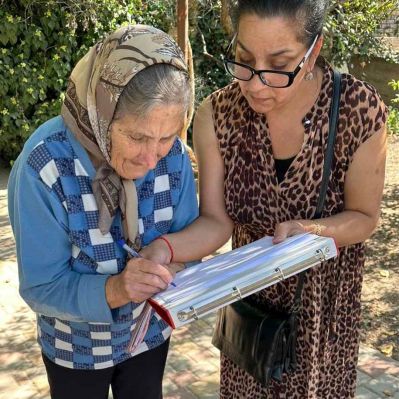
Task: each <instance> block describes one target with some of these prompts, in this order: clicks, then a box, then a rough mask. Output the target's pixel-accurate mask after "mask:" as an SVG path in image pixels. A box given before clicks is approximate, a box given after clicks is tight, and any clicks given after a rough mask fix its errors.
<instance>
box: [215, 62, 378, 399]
mask: <svg viewBox="0 0 399 399" xmlns="http://www.w3.org/2000/svg"><path fill="white" fill-rule="evenodd" d="M321 65H322V68H323V82H322V90H321V91H320V94H319V97H318V99H317V101H316V102H315V104H314V105H313V107H312V109H311V110H310V111H309V112H308V113H307V115H306V116H305V118H304V120H303V122H305V120H306V119H308V120H310V122H311V123H310V124H309V123H304V130H305V135H304V144H303V147H302V149H301V151H300V152H299V153H298V154H297V156H296V158H295V159H294V161H293V162H292V164H291V166H290V168H289V169H288V171H287V173H286V175H285V177H284V179H283V181H282V182H281V183H278V181H277V176H276V172H275V166H274V158H273V152H272V146H271V141H270V138H269V135H268V124H267V120H266V117H265V116H264V115H262V114H257V113H255V112H254V111H253V110H252V109H251V108H250V107H249V105H248V103H247V101H246V100H245V98H244V97H243V96H242V94H241V92H240V89H239V86H238V84H237V83H236V82H234V83H232V84H231V85H229V86H227V87H225V88H223V89H221V90H219V91H217V92H215V93H213V94H212V95H211V98H210V100H211V104H212V112H213V122H214V127H215V132H216V136H217V139H218V142H219V146H220V152H221V155H222V158H223V160H224V173H225V185H224V194H225V202H226V207H227V211H228V214H229V215H230V217H231V218H232V220H233V221H234V223H235V228H234V232H233V247H234V248H237V247H240V246H242V245H245V244H248V243H250V242H252V241H254V240H256V239H259V238H261V237H263V236H264V235H273V232H274V228H275V225H276V224H277V223H279V222H283V221H286V220H293V219H311V218H312V217H313V215H314V213H315V210H316V205H317V199H318V193H319V189H320V185H321V180H322V170H323V162H324V152H325V149H326V145H327V137H328V126H329V110H330V105H331V96H332V79H333V71H332V69H331V67H330V66H329V65H327V63H326V62H323V61H322V63H321ZM341 91H342V92H341V98H340V112H339V122H338V129H337V138H336V144H335V154H334V161H333V165H332V177H331V178H330V182H329V186H328V190H327V196H326V202H325V206H324V212H323V217H328V216H330V215H334V214H337V213H339V212H341V211H342V210H343V209H344V182H345V174H346V171H347V170H348V168H349V165H350V163H351V161H352V159H353V156H354V154H355V152H356V150H357V149H358V148H359V146H360V145H361V144H362V143H364V142H365V141H366V140H367V139H368V138H369V137H371V136H372V135H373V134H374V133H376V132H378V131H379V130H380V129H381V128H382V127H383V125H384V124H385V121H386V110H385V106H384V104H383V102H382V101H381V99H380V97H379V96H378V94H377V93H376V91H375V89H374V88H373V87H372V86H370V85H368V84H367V83H365V82H362V81H359V80H357V79H356V78H354V77H353V76H351V75H349V74H343V75H342V82H341ZM363 265H364V245H363V243H361V244H356V245H351V246H348V247H345V248H341V249H340V252H339V256H338V257H337V258H336V259H334V260H331V261H328V262H324V263H323V264H321V265H320V266H318V267H315V268H313V269H311V270H309V271H308V272H307V274H306V278H305V285H304V289H303V293H302V310H301V313H300V317H299V327H298V341H297V342H298V344H297V348H298V349H297V358H298V359H297V360H298V367H297V371H295V372H294V373H292V374H290V375H287V374H284V375H283V380H282V382H281V383H278V382H276V381H274V380H273V381H272V382H271V383H270V384H269V386H268V387H267V388H265V387H263V386H262V385H260V384H259V383H257V382H256V381H255V380H254V379H253V378H252V377H251V376H250V375H249V374H248V373H246V372H245V371H244V370H242V369H240V368H239V367H238V366H237V365H235V364H234V363H233V362H232V361H231V360H230V359H229V358H227V357H225V356H224V355H223V354H221V388H220V397H221V398H222V399H227V398H229V399H230V398H251V399H258V398H259V399H260V398H262V399H265V398H266V399H267V398H270V399H305V398H309V399H310V398H312V399H316V398H322V399H329V398H330V399H344V398H353V397H354V395H355V388H356V364H357V357H358V348H359V330H360V294H361V284H362V273H363ZM296 285H297V277H296V276H294V277H291V278H290V279H288V280H287V281H284V282H282V283H278V284H276V285H274V286H272V287H269V288H267V289H265V290H262V291H260V292H258V293H257V294H254V295H252V296H251V297H250V301H251V302H252V303H253V304H255V305H257V306H259V307H262V306H264V305H267V307H269V308H275V309H280V310H288V309H289V308H290V307H291V305H292V303H293V298H294V294H295V289H296Z"/></svg>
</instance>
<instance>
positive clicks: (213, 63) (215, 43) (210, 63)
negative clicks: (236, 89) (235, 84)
mask: <svg viewBox="0 0 399 399" xmlns="http://www.w3.org/2000/svg"><path fill="white" fill-rule="evenodd" d="M190 13H191V15H190V27H191V31H190V43H191V46H192V49H193V58H194V69H195V74H196V102H197V103H198V102H200V101H201V100H202V99H203V98H204V97H206V96H208V95H209V94H210V93H212V92H213V91H215V90H217V89H219V88H221V87H223V86H225V85H226V84H228V83H229V82H230V80H231V79H230V77H229V76H228V75H227V74H226V72H225V70H224V66H223V62H222V57H221V56H222V55H223V54H224V50H225V49H226V47H227V46H228V43H229V40H230V38H228V37H227V35H226V33H225V32H224V30H223V28H222V26H221V23H220V13H221V4H220V1H212V0H199V1H197V2H196V4H195V7H192V8H191V9H190Z"/></svg>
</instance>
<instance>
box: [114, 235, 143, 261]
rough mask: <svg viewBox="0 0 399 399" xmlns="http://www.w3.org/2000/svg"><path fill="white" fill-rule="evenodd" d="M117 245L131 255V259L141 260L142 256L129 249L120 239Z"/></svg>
mask: <svg viewBox="0 0 399 399" xmlns="http://www.w3.org/2000/svg"><path fill="white" fill-rule="evenodd" d="M117 243H118V245H119V246H120V247H121V248H123V249H124V250H125V251H126V252H127V253H128V254H130V255H132V256H133V258H142V256H141V255H140V254H139V253H138V252H136V251H135V250H134V249H133V248H130V247H129V245H127V244H126V242H125V240H124V239H122V238H121V239H120V240H118V241H117Z"/></svg>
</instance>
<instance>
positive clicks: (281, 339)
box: [212, 71, 341, 386]
mask: <svg viewBox="0 0 399 399" xmlns="http://www.w3.org/2000/svg"><path fill="white" fill-rule="evenodd" d="M340 89H341V75H340V73H339V72H335V71H334V81H333V101H332V106H331V109H330V125H329V135H328V144H327V149H326V155H325V160H324V167H323V177H322V183H321V189H320V196H319V199H318V203H317V208H316V213H315V216H314V218H315V219H318V218H320V217H321V214H322V211H323V206H324V201H325V196H326V192H327V186H328V182H329V179H330V173H331V164H332V159H333V155H334V143H335V136H336V130H337V121H338V111H339V99H340V94H341V93H340V92H341V90H340ZM305 273H306V272H302V273H301V274H300V275H299V278H298V286H297V289H296V292H295V297H294V304H293V307H292V309H291V310H290V311H289V312H276V311H271V310H267V309H266V310H264V309H258V308H256V307H254V306H252V305H250V304H249V303H248V302H247V301H245V300H241V301H237V302H235V303H232V304H230V305H228V306H226V307H224V308H223V309H221V310H220V311H219V313H218V317H217V321H216V326H215V330H214V334H213V339H212V343H213V345H214V346H216V348H218V349H219V350H220V351H221V352H222V353H224V354H225V355H226V356H227V357H229V358H230V359H231V360H232V361H233V362H234V363H236V364H237V365H238V366H240V367H241V368H242V369H244V370H245V371H247V372H248V373H249V374H251V375H252V376H253V377H254V378H255V379H256V380H257V381H258V382H259V383H261V384H262V385H263V386H267V384H268V383H269V382H270V379H271V378H272V379H274V380H277V381H281V378H282V374H283V373H292V372H293V371H295V370H296V367H297V362H296V336H297V319H298V314H299V310H300V307H301V296H302V289H303V284H304V278H305Z"/></svg>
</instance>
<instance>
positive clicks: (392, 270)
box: [361, 136, 399, 360]
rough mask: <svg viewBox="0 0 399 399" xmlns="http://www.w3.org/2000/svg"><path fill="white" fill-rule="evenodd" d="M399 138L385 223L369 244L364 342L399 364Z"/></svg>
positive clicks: (394, 142) (390, 165) (391, 159)
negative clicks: (398, 361)
mask: <svg viewBox="0 0 399 399" xmlns="http://www.w3.org/2000/svg"><path fill="white" fill-rule="evenodd" d="M398 235H399V137H397V136H396V137H395V136H390V137H389V141H388V160H387V172H386V179H385V190H384V198H383V203H382V214H381V221H380V225H379V228H378V230H377V231H376V232H375V234H374V235H373V237H372V238H371V239H369V240H368V241H367V261H366V268H365V275H364V284H363V295H362V309H363V326H362V336H361V340H362V342H363V343H364V344H365V345H367V346H372V347H374V348H375V349H378V350H380V351H381V352H382V353H384V354H385V355H387V356H391V357H392V358H394V359H396V360H399V240H398Z"/></svg>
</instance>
